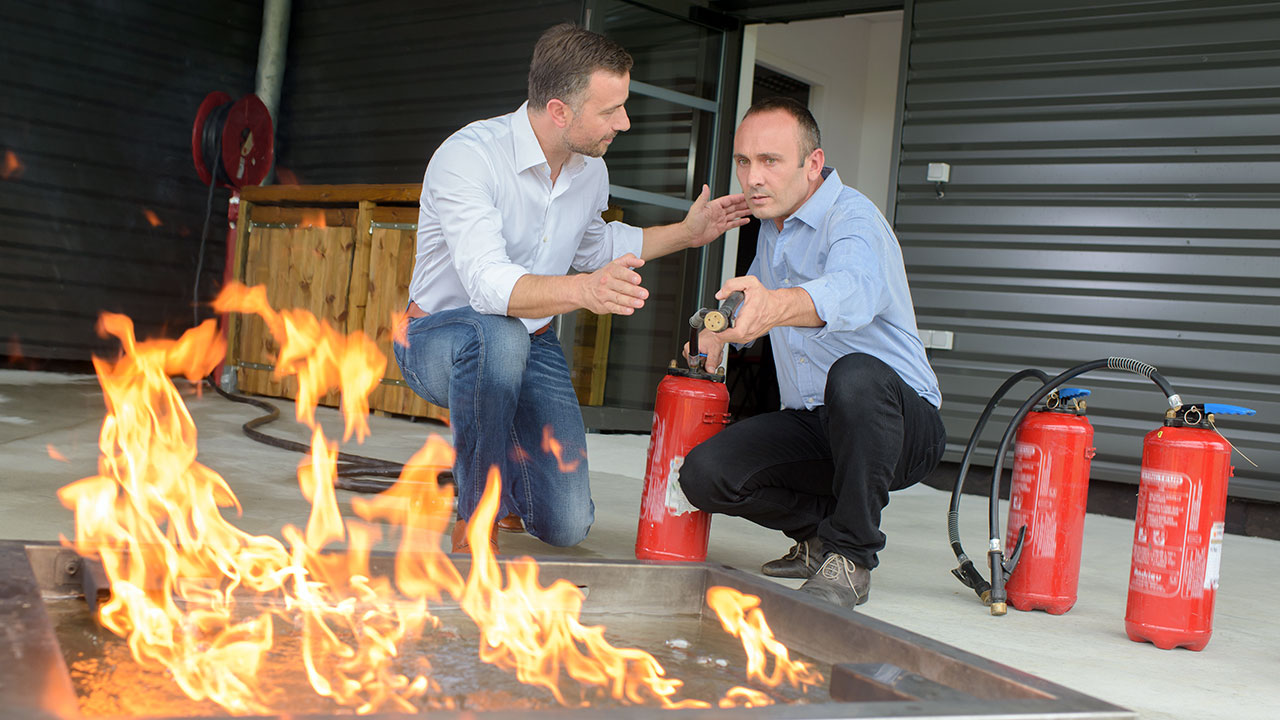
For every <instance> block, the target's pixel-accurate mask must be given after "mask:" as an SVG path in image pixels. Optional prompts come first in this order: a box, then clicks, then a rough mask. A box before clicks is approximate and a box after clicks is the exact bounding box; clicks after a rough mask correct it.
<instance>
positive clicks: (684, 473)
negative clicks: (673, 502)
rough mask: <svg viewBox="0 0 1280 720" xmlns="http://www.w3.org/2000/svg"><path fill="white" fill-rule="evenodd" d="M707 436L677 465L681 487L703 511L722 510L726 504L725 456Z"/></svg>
mask: <svg viewBox="0 0 1280 720" xmlns="http://www.w3.org/2000/svg"><path fill="white" fill-rule="evenodd" d="M714 439H715V438H710V439H708V440H705V441H703V442H702V444H700V445H697V446H696V447H694V448H693V449H692V450H690V451H689V453H688V454H687V455H686V456H685V458H684V463H683V464H682V465H681V466H680V476H679V483H680V490H681V491H682V492H684V496H685V498H686V499H688V500H689V502H690V503H692V504H693V506H694V507H696V508H698V509H699V510H704V511H706V512H723V509H724V507H725V505H726V503H725V500H726V489H725V480H724V468H725V462H724V461H725V458H723V457H721V453H719V452H718V451H717V450H718V448H717V447H716V443H715V442H713V441H714Z"/></svg>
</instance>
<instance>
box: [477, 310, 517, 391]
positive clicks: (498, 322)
mask: <svg viewBox="0 0 1280 720" xmlns="http://www.w3.org/2000/svg"><path fill="white" fill-rule="evenodd" d="M472 327H473V328H474V329H475V333H476V336H475V342H476V347H475V352H476V353H477V362H478V363H479V365H480V371H481V372H482V373H484V378H483V380H484V382H487V383H504V384H505V383H514V384H515V385H516V386H517V387H518V386H519V383H520V379H521V377H522V376H523V375H524V371H525V367H526V366H527V364H528V362H529V330H528V328H526V327H525V326H524V323H522V322H520V321H519V320H517V319H516V318H511V317H505V316H503V315H481V314H479V313H477V314H476V319H475V320H474V321H473V322H472Z"/></svg>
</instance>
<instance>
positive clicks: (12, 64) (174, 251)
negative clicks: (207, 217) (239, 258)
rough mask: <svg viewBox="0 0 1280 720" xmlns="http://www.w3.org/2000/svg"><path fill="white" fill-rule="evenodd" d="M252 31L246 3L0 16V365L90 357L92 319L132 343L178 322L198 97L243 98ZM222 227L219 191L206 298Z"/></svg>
mask: <svg viewBox="0 0 1280 720" xmlns="http://www.w3.org/2000/svg"><path fill="white" fill-rule="evenodd" d="M261 24H262V6H261V3H260V2H253V1H250V2H222V3H216V4H215V3H196V4H191V5H188V4H170V3H142V2H113V3H105V4H104V3H47V2H6V3H4V4H3V5H2V6H0V36H3V38H4V41H3V43H0V64H3V67H4V72H3V73H0V97H3V98H4V100H3V104H2V105H0V146H3V147H0V153H4V154H5V156H6V157H5V158H4V161H5V162H7V163H18V164H20V165H21V167H20V168H19V167H18V166H17V165H11V166H10V168H9V169H8V170H6V171H5V172H4V175H6V176H7V179H4V180H0V343H3V345H0V348H4V349H3V350H0V354H11V355H12V354H14V353H20V354H21V355H23V356H25V357H28V358H49V359H79V360H87V359H88V357H89V354H90V352H91V351H93V350H94V349H99V348H102V347H103V346H104V343H103V342H102V341H100V340H99V339H98V338H97V335H96V333H95V332H94V329H93V328H94V323H95V322H96V320H97V316H98V313H99V311H101V310H113V311H117V312H123V313H126V314H128V315H130V316H132V317H133V318H134V320H135V322H136V323H137V325H138V331H139V334H141V335H147V334H159V333H160V332H161V331H162V330H163V329H164V328H166V327H168V328H170V329H172V328H174V327H178V328H181V327H185V326H186V325H188V324H190V322H191V289H192V282H193V277H194V274H195V268H196V250H197V247H198V245H199V240H200V228H201V223H202V221H203V219H204V210H205V198H206V193H207V189H206V187H204V186H202V185H201V184H200V181H199V179H198V178H197V177H196V174H195V170H194V169H193V168H192V165H191V123H192V121H193V120H194V118H195V113H196V108H197V107H198V106H199V105H200V101H201V100H202V99H203V98H204V96H205V95H206V94H207V93H209V92H210V91H213V90H224V91H226V92H229V93H232V94H234V95H236V96H239V95H241V94H243V93H246V92H249V91H251V90H252V89H253V73H254V68H255V66H256V64H257V55H258V38H259V34H260V29H261ZM9 153H12V156H11V157H12V158H13V159H12V160H9V159H8V158H9V157H10V156H9ZM146 211H150V212H151V213H154V217H155V220H156V221H157V222H158V223H159V224H158V225H153V224H152V222H151V221H149V220H148V216H147V215H146ZM226 217H227V193H226V191H225V190H223V191H219V192H218V193H216V195H215V202H214V207H213V221H214V222H213V224H212V226H211V227H212V230H211V231H210V233H209V244H208V247H207V248H206V252H207V256H206V258H207V259H206V262H205V266H204V267H205V274H204V279H203V281H202V287H203V288H207V289H209V290H212V289H213V288H214V286H215V285H216V284H217V282H218V281H219V279H220V278H221V275H222V266H223V257H224V254H225V250H224V247H225V246H224V234H225V232H226ZM202 294H203V295H204V296H205V297H206V298H207V297H208V296H209V293H208V292H206V293H202Z"/></svg>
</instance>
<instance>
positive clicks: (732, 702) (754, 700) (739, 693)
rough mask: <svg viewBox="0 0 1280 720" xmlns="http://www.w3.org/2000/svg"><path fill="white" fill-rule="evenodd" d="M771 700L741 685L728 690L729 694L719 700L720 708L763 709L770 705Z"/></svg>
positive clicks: (759, 692) (757, 691) (761, 693)
mask: <svg viewBox="0 0 1280 720" xmlns="http://www.w3.org/2000/svg"><path fill="white" fill-rule="evenodd" d="M772 704H773V700H772V699H771V698H770V697H769V696H768V695H765V694H764V693H763V692H761V691H759V690H755V689H753V688H747V687H742V686H741V685H739V686H737V687H733V688H729V692H727V693H725V694H724V697H723V698H720V707H722V708H735V707H764V706H765V705H772Z"/></svg>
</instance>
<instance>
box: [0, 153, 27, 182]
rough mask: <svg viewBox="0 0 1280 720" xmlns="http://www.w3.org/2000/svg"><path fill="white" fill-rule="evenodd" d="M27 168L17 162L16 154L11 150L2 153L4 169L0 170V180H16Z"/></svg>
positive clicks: (20, 162)
mask: <svg viewBox="0 0 1280 720" xmlns="http://www.w3.org/2000/svg"><path fill="white" fill-rule="evenodd" d="M26 168H27V166H26V165H23V164H22V161H20V160H18V154H17V153H15V152H14V151H12V150H5V151H4V168H2V169H0V179H4V180H17V179H18V178H20V177H22V171H23V170H26Z"/></svg>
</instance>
